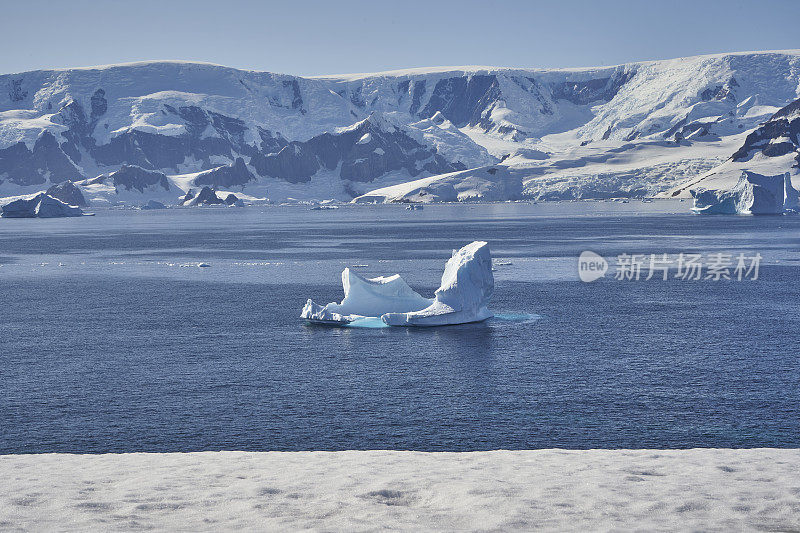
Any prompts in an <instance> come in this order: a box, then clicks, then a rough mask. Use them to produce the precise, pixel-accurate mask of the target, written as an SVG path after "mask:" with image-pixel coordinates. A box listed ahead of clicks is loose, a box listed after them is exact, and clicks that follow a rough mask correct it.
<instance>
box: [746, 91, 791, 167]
mask: <svg viewBox="0 0 800 533" xmlns="http://www.w3.org/2000/svg"><path fill="white" fill-rule="evenodd" d="M792 152H797V153H798V155H797V157H796V158H795V160H796V161H797V163H795V166H800V99H797V100H795V101H794V102H792V103H790V104H789V105H787V106H785V107H783V108H781V109H779V110H778V111H777V112H776V113H775V114H774V115H772V117H771V118H770V119H769V120H768V121H767V122H765V123H764V124H763V125H762V126H760V127H759V128H758V129H756V130H755V131H754V132H753V133H751V134H750V135H748V136H747V138H746V139H745V141H744V144H743V145H742V147H741V148H739V149H738V150H737V151H736V152H735V153H734V154H733V156H731V159H733V160H734V161H749V160H750V159H751V158H752V157H753V156H754V155H755V154H757V153H761V154H763V155H764V156H766V157H778V156H782V155H786V154H789V153H792Z"/></svg>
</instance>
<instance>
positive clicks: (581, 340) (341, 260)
mask: <svg viewBox="0 0 800 533" xmlns="http://www.w3.org/2000/svg"><path fill="white" fill-rule="evenodd" d="M685 209H686V204H682V203H681V204H679V203H674V202H656V203H655V204H641V205H638V204H637V205H635V206H634V205H630V204H626V205H620V204H606V203H568V204H546V205H526V204H501V205H485V206H468V205H463V206H431V207H427V208H426V209H425V210H424V211H406V210H404V209H403V207H402V206H368V207H366V206H363V207H362V206H355V207H343V208H341V209H338V210H327V211H310V210H308V209H307V208H303V207H279V206H276V207H264V208H246V209H194V210H178V209H175V210H167V211H151V212H138V211H115V210H104V211H99V212H98V213H97V216H95V217H91V218H88V217H84V218H79V219H66V220H65V219H61V220H0V453H27V452H90V453H95V452H98V453H99V452H130V451H196V450H220V449H235V450H343V449H388V448H391V449H414V450H451V451H456V450H488V449H497V448H506V449H522V448H550V447H564V448H683V447H754V446H775V447H798V446H800V358H798V353H800V288H798V280H800V275H799V274H800V270H799V269H800V237H799V235H800V233H799V230H800V217H764V218H759V217H712V218H703V217H698V216H691V215H686V214H683V213H682V211H684V210H685ZM474 239H483V240H487V241H489V243H490V245H491V247H492V251H493V255H494V256H495V257H496V258H499V259H501V261H498V263H499V264H498V266H497V271H496V272H495V279H496V293H495V297H494V301H493V305H492V308H493V310H494V311H495V312H496V313H497V316H496V317H495V318H494V319H491V320H489V321H487V322H484V323H480V324H470V325H464V326H452V327H445V328H429V329H404V328H383V327H350V328H333V327H319V326H310V325H306V324H304V323H303V322H302V321H301V320H299V318H298V315H299V312H300V309H301V307H302V306H303V304H304V303H305V300H306V299H307V298H309V297H310V298H314V299H315V300H316V301H318V302H327V301H333V300H339V299H340V298H341V290H342V289H341V283H340V272H341V270H342V268H344V267H345V266H352V267H354V268H357V269H358V271H359V272H361V273H362V274H365V275H368V276H370V275H380V274H393V273H400V274H401V275H403V277H404V278H405V279H406V280H407V281H408V282H409V284H410V285H411V286H412V287H414V288H415V289H417V290H418V291H420V292H421V293H422V294H424V295H430V294H432V292H433V290H434V289H435V288H436V287H437V286H438V282H439V276H440V275H441V271H442V268H443V266H444V262H445V261H446V259H447V258H448V257H449V255H450V251H451V250H452V249H453V248H458V247H460V246H462V245H464V244H466V243H468V242H470V241H472V240H474ZM587 249H588V250H593V251H595V252H597V253H600V254H601V255H603V256H605V257H607V258H612V257H614V256H616V255H618V254H620V253H646V254H649V253H659V254H660V253H678V252H693V251H698V252H703V253H711V252H717V251H729V252H734V253H738V252H745V253H748V254H751V253H755V252H758V253H760V254H761V255H762V256H763V257H764V259H763V262H762V265H761V269H760V275H759V279H758V280H755V281H741V282H738V281H720V282H712V281H681V280H675V279H670V280H669V281H662V280H650V281H638V282H633V281H630V282H624V281H616V280H614V279H611V278H610V277H608V276H607V277H606V278H604V279H601V280H599V281H596V282H593V283H582V282H581V281H579V280H578V277H577V267H576V262H577V256H578V255H579V254H580V252H581V251H583V250H587ZM201 261H202V262H206V263H208V264H209V265H211V266H210V267H209V268H198V267H197V263H198V262H201ZM361 325H363V326H375V325H376V324H372V323H365V324H361Z"/></svg>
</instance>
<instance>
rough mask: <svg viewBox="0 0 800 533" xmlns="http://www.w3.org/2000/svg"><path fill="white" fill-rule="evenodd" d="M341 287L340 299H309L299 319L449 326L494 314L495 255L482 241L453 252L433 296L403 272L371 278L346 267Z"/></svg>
mask: <svg viewBox="0 0 800 533" xmlns="http://www.w3.org/2000/svg"><path fill="white" fill-rule="evenodd" d="M342 286H343V288H344V299H343V300H342V301H341V302H340V303H336V302H332V303H329V304H327V305H324V306H323V305H319V304H317V303H315V302H314V301H313V300H310V299H309V300H308V301H307V302H306V305H305V307H303V311H302V313H301V314H300V317H301V318H304V319H306V320H308V321H309V322H312V323H319V324H334V325H347V324H349V323H351V322H355V321H356V320H361V319H365V318H373V319H375V318H379V319H380V320H381V321H382V322H383V323H384V324H387V325H389V326H445V325H453V324H466V323H469V322H480V321H482V320H486V319H487V318H491V317H492V312H491V311H489V308H488V305H489V300H490V299H491V297H492V294H493V293H494V276H493V275H492V257H491V253H490V252H489V245H488V244H487V243H486V242H483V241H475V242H472V243H470V244H468V245H466V246H464V247H463V248H461V249H460V250H454V251H453V255H452V257H451V258H450V259H449V260H448V261H447V264H446V265H445V268H444V273H443V274H442V282H441V285H440V286H439V288H438V289H437V290H436V292H435V294H434V297H433V298H424V297H422V296H420V295H419V294H418V293H417V292H415V291H414V290H413V289H412V288H411V287H409V285H408V284H407V283H406V282H405V280H403V278H401V277H400V275H399V274H394V275H393V276H381V277H377V278H370V279H368V278H364V277H362V276H360V275H358V274H357V273H355V272H353V271H352V270H350V269H349V268H345V269H344V271H343V272H342Z"/></svg>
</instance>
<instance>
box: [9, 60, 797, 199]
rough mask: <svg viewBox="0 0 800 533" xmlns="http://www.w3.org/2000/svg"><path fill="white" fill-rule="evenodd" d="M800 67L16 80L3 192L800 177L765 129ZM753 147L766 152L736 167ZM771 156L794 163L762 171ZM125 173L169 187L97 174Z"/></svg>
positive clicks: (32, 76)
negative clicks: (727, 172) (714, 175)
mask: <svg viewBox="0 0 800 533" xmlns="http://www.w3.org/2000/svg"><path fill="white" fill-rule="evenodd" d="M798 72H800V52H798V51H783V52H749V53H733V54H718V55H709V56H697V57H688V58H679V59H673V60H665V61H652V62H642V63H631V64H626V65H620V66H615V67H602V68H587V69H555V70H541V69H540V70H536V69H530V70H522V69H498V68H492V67H447V68H433V69H411V70H406V71H394V72H382V73H375V74H352V75H341V76H323V77H316V78H302V77H297V76H290V75H282V74H272V73H266V72H253V71H242V70H236V69H232V68H226V67H222V66H218V65H211V64H200V63H186V62H163V61H162V62H147V63H133V64H125V65H109V66H104V67H92V68H81V69H65V70H40V71H32V72H24V73H18V74H8V75H3V76H0V196H14V195H20V194H30V193H35V192H38V191H41V190H46V189H47V188H49V187H50V186H51V185H54V184H56V183H60V182H63V181H64V180H71V181H81V182H82V183H81V184H80V185H79V187H81V188H82V189H83V191H82V192H83V194H84V195H85V196H86V198H87V200H88V201H89V202H90V203H91V204H96V205H101V204H112V205H113V204H117V203H125V204H129V205H142V204H144V203H145V202H146V201H147V200H149V199H155V200H158V201H161V202H162V203H165V204H174V203H176V202H177V199H178V197H180V196H181V195H182V194H185V193H186V192H188V190H189V189H192V188H194V189H200V188H202V187H203V186H209V187H212V188H214V189H216V190H218V191H225V192H234V193H236V195H237V197H238V198H241V199H247V198H249V197H252V198H259V199H263V198H271V199H272V200H274V201H283V200H286V199H288V198H295V199H299V200H311V199H325V198H335V199H337V200H340V201H349V200H351V199H352V198H355V197H359V196H362V195H365V194H368V193H370V192H371V191H375V190H376V189H384V188H385V187H391V186H395V185H401V184H405V183H406V182H410V181H415V180H423V179H426V178H433V177H437V176H440V178H439V179H435V180H432V181H430V182H420V181H417V182H416V183H415V184H414V185H412V186H410V187H405V186H404V187H403V188H401V189H399V190H393V191H390V193H386V191H382V192H381V193H380V194H377V195H374V196H372V197H371V198H372V200H373V201H374V200H375V199H376V198H377V199H378V201H384V200H387V201H431V199H433V200H435V201H453V200H458V201H464V200H476V199H478V200H481V199H483V200H506V199H515V198H518V197H522V198H529V199H572V198H607V197H611V196H629V197H634V196H636V197H638V196H651V195H655V194H663V193H665V192H666V191H668V190H672V189H673V188H675V187H677V186H679V185H680V184H681V183H682V182H683V181H686V180H694V179H696V178H697V177H698V176H700V175H702V174H703V173H706V172H708V171H710V170H712V169H714V168H716V167H717V166H718V165H720V164H721V163H724V162H726V160H729V161H728V162H730V163H735V165H736V167H737V168H736V169H735V170H736V172H735V176H736V177H738V174H739V173H740V172H741V170H743V169H744V170H752V171H755V172H759V173H762V174H779V173H783V172H786V171H788V170H790V168H796V164H797V160H796V157H795V156H796V154H794V155H793V154H790V153H789V152H787V150H789V149H790V148H791V146H792V145H793V143H796V135H795V138H794V139H793V138H792V135H791V133H792V131H795V130H793V129H792V128H793V127H794V126H790V127H788V129H787V128H784V130H785V131H784V133H787V132H788V135H785V134H778V133H777V132H776V131H773V130H768V131H767V130H765V131H764V132H763V133H764V134H763V135H760V136H759V137H758V138H757V139H751V138H750V135H752V134H753V133H755V132H756V131H757V130H758V129H759V127H760V125H761V124H762V123H764V122H765V121H767V120H769V119H771V117H774V116H777V112H779V111H781V110H783V109H785V108H786V106H788V105H790V104H791V103H792V102H794V101H795V100H797V98H798V96H799V95H800V80H799V79H798V75H797V73H798ZM791 120H792V118H791V117H790V116H788V115H787V116H784V122H785V123H786V124H789V123H790V122H791ZM746 141H747V142H750V144H752V145H753V146H755V147H759V148H762V149H763V150H762V152H763V153H760V155H758V156H757V157H754V158H751V159H747V158H743V157H734V158H733V159H731V155H732V154H738V153H739V152H740V151H741V149H742V148H744V147H745V146H746V144H743V143H746ZM759 143H762V144H759ZM778 154H782V155H778ZM776 158H777V159H776ZM761 159H770V161H769V164H770V165H771V166H775V167H779V168H776V169H773V170H770V171H766V170H765V169H759V168H756V167H757V166H758V165H759V164H760V163H759V161H760V160H761ZM778 159H780V161H779V160H778ZM751 164H753V165H755V166H754V167H752V168H751V167H750V166H749V165H751ZM124 166H138V167H141V168H142V169H144V170H146V171H152V172H158V173H161V174H163V175H164V176H166V178H165V179H166V182H167V183H166V185H165V184H164V183H163V182H160V181H159V182H157V183H156V182H153V183H150V184H148V185H147V186H145V187H141V188H139V187H131V188H128V187H126V186H124V184H125V182H126V180H127V179H129V178H125V179H122V178H123V177H122V176H120V177H119V179H120V185H122V186H113V185H112V184H110V183H107V181H106V182H102V183H101V182H98V183H95V184H94V185H95V186H93V187H90V184H89V183H88V182H86V181H85V180H92V179H93V178H95V177H96V176H98V175H109V174H112V173H114V172H116V171H118V170H120V169H122V168H123V167H124ZM489 168H497V172H496V174H493V175H492V174H487V173H486V172H485V170H487V169H489ZM465 171H466V172H465ZM458 172H464V173H463V174H454V173H458ZM795 173H796V172H793V175H794V174H795ZM445 176H447V177H445ZM735 181H736V179H735V177H734V179H733V180H732V182H731V183H730V185H733V184H734V183H735ZM704 186H706V187H707V188H712V186H711V185H704ZM683 194H684V195H688V190H684V191H683Z"/></svg>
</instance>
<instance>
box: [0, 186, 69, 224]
mask: <svg viewBox="0 0 800 533" xmlns="http://www.w3.org/2000/svg"><path fill="white" fill-rule="evenodd" d="M81 215H83V211H82V210H81V209H80V208H79V207H76V206H74V205H69V204H66V203H64V202H62V201H61V200H58V199H56V198H53V197H52V196H49V195H47V194H45V193H43V192H41V193H39V194H37V195H36V196H33V197H32V198H27V199H26V198H22V199H19V200H14V201H13V202H9V203H7V204H5V205H4V206H2V213H0V216H2V217H3V218H56V217H79V216H81Z"/></svg>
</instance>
